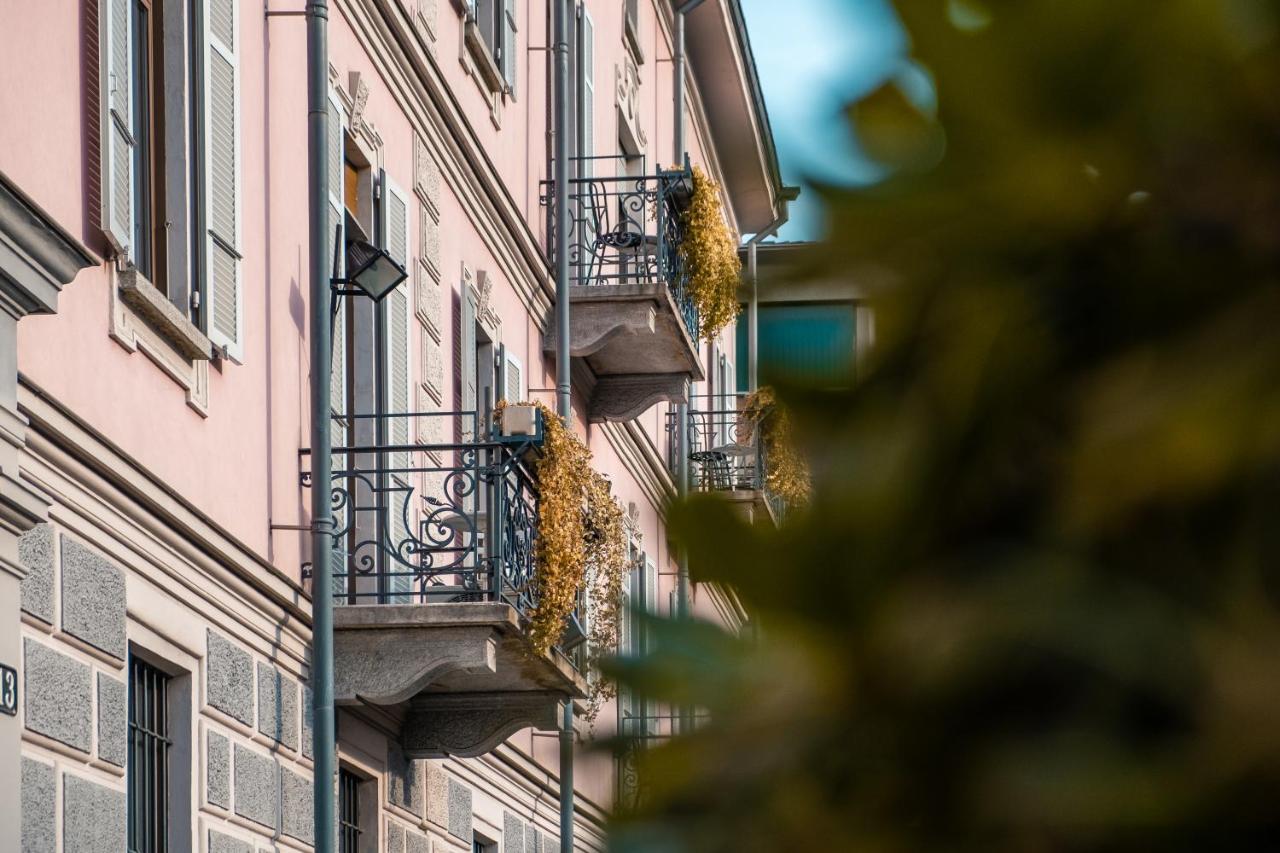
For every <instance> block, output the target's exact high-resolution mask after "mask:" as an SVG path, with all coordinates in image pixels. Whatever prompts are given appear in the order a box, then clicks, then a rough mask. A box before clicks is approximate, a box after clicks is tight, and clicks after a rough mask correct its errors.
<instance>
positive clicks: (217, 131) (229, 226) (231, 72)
mask: <svg viewBox="0 0 1280 853" xmlns="http://www.w3.org/2000/svg"><path fill="white" fill-rule="evenodd" d="M205 14H206V24H207V26H206V28H205V39H204V42H205V52H204V55H205V65H204V143H205V147H204V155H205V162H204V179H205V187H204V190H205V192H204V201H205V221H204V225H205V232H206V233H205V250H204V251H205V270H204V271H205V294H206V298H207V300H208V312H207V315H208V333H209V339H210V340H211V341H213V343H214V345H215V346H219V347H223V348H225V350H226V352H227V354H228V355H229V356H230V357H231V358H233V359H235V360H237V361H238V360H240V359H242V358H243V357H244V340H243V337H244V319H243V317H244V308H243V305H242V304H241V303H242V301H243V294H242V281H241V268H240V251H239V246H240V243H239V240H240V199H239V195H240V141H239V137H240V127H239V120H240V104H239V91H240V80H239V76H240V67H239V55H238V51H239V38H238V27H239V13H238V11H237V4H236V2H235V0H207V2H206V3H205Z"/></svg>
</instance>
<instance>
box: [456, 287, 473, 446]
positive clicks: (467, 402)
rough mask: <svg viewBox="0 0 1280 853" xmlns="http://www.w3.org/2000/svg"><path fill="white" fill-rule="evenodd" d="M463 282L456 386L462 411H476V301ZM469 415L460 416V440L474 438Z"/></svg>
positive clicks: (465, 440) (466, 440)
mask: <svg viewBox="0 0 1280 853" xmlns="http://www.w3.org/2000/svg"><path fill="white" fill-rule="evenodd" d="M468 291H469V288H468V287H467V286H466V285H465V284H464V285H463V287H462V294H461V311H460V312H459V320H458V325H459V327H460V328H459V329H458V340H459V341H460V346H459V348H458V387H459V388H461V389H462V393H461V401H460V402H461V407H462V409H461V410H462V411H463V412H474V411H476V407H477V401H476V302H475V297H474V296H473V295H472V294H471V293H469V292H468ZM474 433H475V431H474V430H473V429H472V419H471V417H469V416H467V415H464V416H463V417H462V440H463V441H464V442H468V441H472V440H474V439H475V434H474Z"/></svg>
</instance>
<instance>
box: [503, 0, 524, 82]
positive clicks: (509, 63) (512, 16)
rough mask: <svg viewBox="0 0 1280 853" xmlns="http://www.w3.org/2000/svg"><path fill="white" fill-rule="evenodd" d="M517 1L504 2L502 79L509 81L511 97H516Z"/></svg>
mask: <svg viewBox="0 0 1280 853" xmlns="http://www.w3.org/2000/svg"><path fill="white" fill-rule="evenodd" d="M516 32H517V28H516V0H502V78H503V79H504V80H506V81H507V90H508V91H510V92H511V97H513V98H514V97H515V96H516V59H517V58H518V57H519V56H520V50H519V48H517V47H516V40H517V37H516Z"/></svg>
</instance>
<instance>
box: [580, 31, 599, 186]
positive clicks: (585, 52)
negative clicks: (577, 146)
mask: <svg viewBox="0 0 1280 853" xmlns="http://www.w3.org/2000/svg"><path fill="white" fill-rule="evenodd" d="M595 37H596V27H595V24H594V23H593V22H592V20H591V15H590V14H588V13H587V7H586V6H583V7H582V54H581V55H582V115H581V121H582V156H583V157H590V156H592V155H593V154H595V153H596V146H595V128H594V123H595V122H594V118H595V99H596V71H595V62H596V48H595ZM591 167H592V162H591V161H590V160H586V161H584V162H583V168H584V169H585V170H586V171H585V172H584V176H587V177H590V176H591V174H592V170H591Z"/></svg>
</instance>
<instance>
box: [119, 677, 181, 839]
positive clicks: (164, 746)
mask: <svg viewBox="0 0 1280 853" xmlns="http://www.w3.org/2000/svg"><path fill="white" fill-rule="evenodd" d="M168 687H169V676H167V675H165V674H164V673H163V672H161V671H160V670H158V669H156V668H155V667H153V666H151V665H150V664H148V663H146V662H144V661H141V660H138V659H137V658H130V659H129V759H128V762H129V763H128V797H129V806H128V808H129V851H130V853H163V851H166V850H168V849H169V838H168V836H169V746H170V744H171V741H170V740H169V701H168V696H169V690H168Z"/></svg>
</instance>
